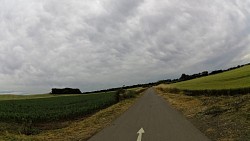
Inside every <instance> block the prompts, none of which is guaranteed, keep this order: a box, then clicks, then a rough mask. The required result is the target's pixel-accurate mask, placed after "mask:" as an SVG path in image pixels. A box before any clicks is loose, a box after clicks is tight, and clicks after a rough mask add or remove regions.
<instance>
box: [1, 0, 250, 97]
mask: <svg viewBox="0 0 250 141" xmlns="http://www.w3.org/2000/svg"><path fill="white" fill-rule="evenodd" d="M249 9H250V2H249V1H247V0H232V1H226V0H221V1H202V0H189V1H180V0H162V1H153V0H105V1H100V0H85V1H84V2H83V1H80V0H74V1H67V0H60V1H59V0H43V1H39V2H38V1H32V0H24V1H21V0H14V1H7V0H2V1H0V31H1V32H0V62H1V65H0V90H11V91H26V92H32V93H40V92H48V91H49V90H50V88H51V87H79V88H81V89H82V90H83V91H88V90H95V89H102V88H108V87H116V86H121V85H123V84H126V85H129V84H136V83H144V82H150V81H156V80H159V79H167V78H175V77H179V75H180V74H181V73H184V72H185V73H196V72H199V71H203V70H214V69H220V68H227V67H231V66H234V65H238V64H244V63H248V62H249V61H250V53H249V52H250V47H249V43H250V34H249V33H250V10H249Z"/></svg>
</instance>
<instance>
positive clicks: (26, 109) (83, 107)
mask: <svg viewBox="0 0 250 141" xmlns="http://www.w3.org/2000/svg"><path fill="white" fill-rule="evenodd" d="M9 98H10V97H9ZM31 98H34V97H32V96H31ZM7 99H8V98H6V97H5V100H2V101H0V121H6V122H19V123H22V122H27V121H29V122H30V121H31V122H33V123H34V122H35V123H36V122H47V121H58V120H64V119H69V118H75V117H78V116H84V115H87V114H90V113H93V112H94V111H96V110H98V109H102V108H105V107H107V106H110V105H112V104H114V103H116V102H117V101H116V98H115V93H114V92H109V93H100V94H90V95H71V96H69V95H67V96H52V97H50V96H49V95H44V97H42V98H40V97H38V98H35V99H29V98H28V99H19V98H17V99H16V100H7Z"/></svg>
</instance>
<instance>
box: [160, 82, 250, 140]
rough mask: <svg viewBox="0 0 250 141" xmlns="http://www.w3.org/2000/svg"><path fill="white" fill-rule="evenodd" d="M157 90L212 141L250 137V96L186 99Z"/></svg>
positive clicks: (180, 95) (162, 88)
mask: <svg viewBox="0 0 250 141" xmlns="http://www.w3.org/2000/svg"><path fill="white" fill-rule="evenodd" d="M155 89H156V91H157V92H158V93H159V95H161V96H162V97H163V98H164V99H165V100H167V101H168V102H169V103H170V104H171V105H173V107H175V108H176V109H178V110H180V111H181V112H182V113H183V114H184V115H185V116H186V117H187V118H188V119H189V120H190V121H191V122H192V123H193V124H194V125H195V126H196V127H197V128H198V129H199V130H201V131H202V132H203V133H204V134H205V135H206V136H208V137H209V138H210V139H211V140H213V141H247V140H249V138H250V94H247V95H239V96H187V95H184V94H173V93H167V92H166V91H164V87H161V86H158V87H156V88H155Z"/></svg>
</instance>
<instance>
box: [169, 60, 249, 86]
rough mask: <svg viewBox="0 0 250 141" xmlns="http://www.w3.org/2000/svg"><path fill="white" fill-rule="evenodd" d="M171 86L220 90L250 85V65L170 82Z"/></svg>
mask: <svg viewBox="0 0 250 141" xmlns="http://www.w3.org/2000/svg"><path fill="white" fill-rule="evenodd" d="M170 86H171V87H175V88H178V89H188V90H208V89H212V90H221V89H240V88H249V87H250V65H247V66H244V67H242V68H238V69H235V70H231V71H227V72H223V73H220V74H215V75H210V76H206V77H202V78H197V79H193V80H188V81H183V82H179V83H175V84H171V85H170Z"/></svg>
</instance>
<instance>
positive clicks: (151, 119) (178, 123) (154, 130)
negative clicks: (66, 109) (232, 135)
mask: <svg viewBox="0 0 250 141" xmlns="http://www.w3.org/2000/svg"><path fill="white" fill-rule="evenodd" d="M89 141H209V139H208V138H207V137H206V136H205V135H204V134H202V133H201V132H200V131H199V130H198V129H197V128H196V127H194V126H193V125H192V124H191V123H190V122H189V121H188V120H187V119H185V117H184V116H183V115H182V114H181V113H180V112H178V111H176V110H175V109H173V108H172V107H171V106H170V105H169V104H168V103H167V102H166V101H165V100H164V99H162V98H161V97H159V96H158V95H156V93H155V91H154V89H152V88H150V89H148V90H147V91H146V92H145V94H144V95H143V96H142V97H141V98H140V99H139V100H138V101H137V102H136V103H135V104H134V105H133V106H132V107H131V108H130V109H129V110H128V111H126V112H125V113H124V114H123V115H122V116H120V117H119V118H118V119H116V120H115V121H114V122H113V123H112V124H111V125H110V126H108V127H106V128H104V129H103V130H102V131H100V132H99V133H97V134H96V135H95V136H93V137H92V138H90V139H89Z"/></svg>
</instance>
